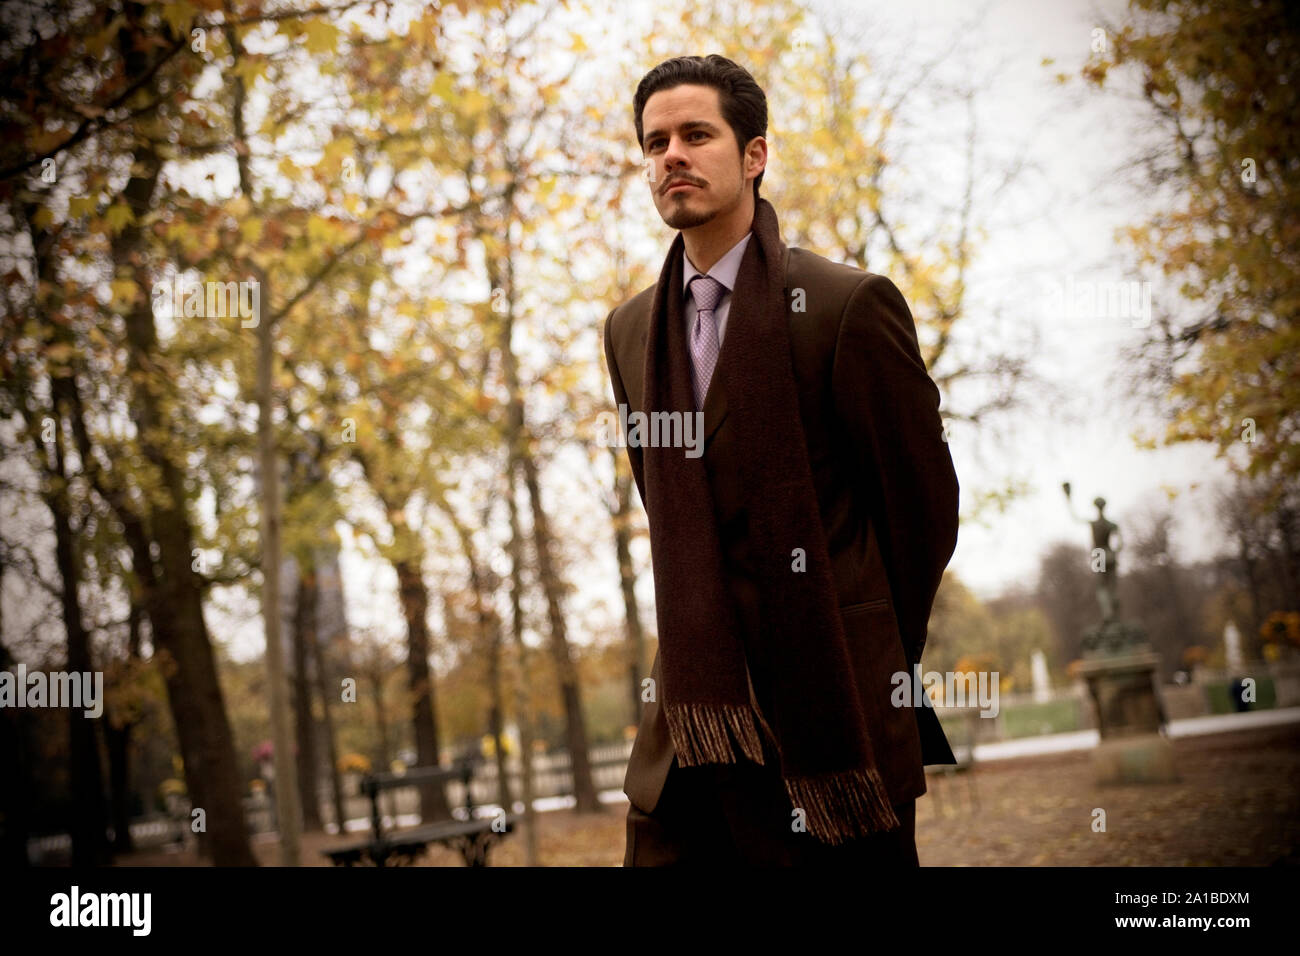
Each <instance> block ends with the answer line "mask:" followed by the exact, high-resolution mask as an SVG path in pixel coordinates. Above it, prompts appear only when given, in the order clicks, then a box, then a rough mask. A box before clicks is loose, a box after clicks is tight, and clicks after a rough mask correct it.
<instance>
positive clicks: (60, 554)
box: [20, 219, 111, 866]
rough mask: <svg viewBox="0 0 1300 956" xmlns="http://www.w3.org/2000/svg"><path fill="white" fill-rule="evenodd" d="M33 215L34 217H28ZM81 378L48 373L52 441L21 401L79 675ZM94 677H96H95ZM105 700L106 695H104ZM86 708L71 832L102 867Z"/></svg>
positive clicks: (71, 726) (73, 772)
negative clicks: (69, 442) (72, 422)
mask: <svg viewBox="0 0 1300 956" xmlns="http://www.w3.org/2000/svg"><path fill="white" fill-rule="evenodd" d="M29 221H30V219H29ZM32 244H33V247H34V249H35V254H36V255H35V259H36V262H35V268H36V274H37V279H38V280H40V281H52V280H53V268H52V264H51V263H50V262H49V256H50V254H51V247H50V244H49V242H48V241H45V239H44V238H43V237H42V235H41V233H40V232H39V230H35V229H33V232H32ZM49 328H50V331H51V333H52V334H51V339H50V340H51V344H68V340H69V339H70V334H69V330H68V328H67V327H66V326H65V325H61V324H58V323H55V322H53V321H51V322H50V323H49ZM75 388H76V385H75V383H74V381H73V379H72V378H71V376H69V375H51V376H50V392H51V395H50V397H51V400H52V401H51V408H50V412H49V415H50V417H49V419H48V422H49V424H50V425H51V426H52V428H53V433H52V435H50V438H51V439H52V440H51V441H50V442H48V444H47V442H45V441H43V440H42V432H43V431H44V428H45V424H46V423H45V421H43V420H40V419H38V418H37V416H38V414H39V412H37V411H36V410H35V409H33V407H32V406H30V405H28V404H27V401H26V396H23V397H22V405H21V406H20V407H21V409H22V412H23V416H24V418H25V419H26V422H27V429H28V432H29V433H30V435H31V439H32V445H33V450H34V451H35V455H36V461H38V462H39V463H40V468H41V471H42V473H43V477H44V483H43V485H44V486H43V488H42V491H41V497H42V499H43V500H44V502H45V505H46V507H47V508H49V509H50V515H51V517H52V519H53V524H54V561H55V566H56V567H57V569H58V572H59V606H60V610H61V612H62V615H63V628H64V632H65V633H66V634H67V638H68V656H67V670H68V672H69V673H70V674H71V675H73V677H74V679H75V680H81V675H83V674H84V675H87V676H88V677H89V676H90V675H92V673H93V671H94V664H93V662H92V660H91V653H90V635H89V634H88V633H87V632H86V628H85V624H84V618H83V617H82V613H81V597H80V593H79V589H80V586H81V562H80V561H79V560H78V557H77V543H76V535H75V533H74V532H73V528H72V499H71V496H70V495H69V493H68V471H67V463H66V459H65V451H64V442H65V440H66V436H65V422H64V415H65V414H69V413H71V412H73V411H75V407H74V404H73V402H72V401H71V392H72V391H75ZM92 679H93V678H92ZM101 704H102V701H101ZM85 710H86V708H84V707H69V708H67V718H68V759H69V771H70V773H69V777H70V782H71V788H72V819H71V820H70V821H69V823H68V832H69V835H70V837H71V838H72V865H73V866H103V865H104V864H106V863H108V862H109V860H110V858H111V855H110V851H109V845H108V834H107V830H106V827H107V823H108V807H107V804H106V802H105V800H104V783H103V772H102V770H101V768H100V764H99V741H98V739H97V737H96V734H95V724H94V723H93V718H88V717H86V716H85Z"/></svg>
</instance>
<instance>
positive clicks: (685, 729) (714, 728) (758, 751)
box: [664, 703, 763, 767]
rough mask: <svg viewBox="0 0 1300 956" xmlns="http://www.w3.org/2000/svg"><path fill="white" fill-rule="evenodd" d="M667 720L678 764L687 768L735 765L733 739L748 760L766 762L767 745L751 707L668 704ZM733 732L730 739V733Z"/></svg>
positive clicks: (665, 706)
mask: <svg viewBox="0 0 1300 956" xmlns="http://www.w3.org/2000/svg"><path fill="white" fill-rule="evenodd" d="M664 718H665V719H666V720H667V721H668V733H669V735H670V736H671V737H672V741H673V749H674V750H676V751H677V762H678V763H679V764H681V765H682V766H683V767H695V766H699V765H701V764H706V763H735V762H736V754H735V751H734V750H733V749H732V746H731V739H730V737H731V736H734V737H735V738H736V740H737V741H739V743H740V748H741V750H742V751H743V752H744V754H745V756H746V757H748V758H749V759H750V760H752V761H754V763H757V764H761V763H762V762H763V745H762V742H761V741H760V740H759V739H758V728H757V727H756V726H755V724H754V712H753V710H752V709H751V708H750V706H749V705H748V704H746V705H743V706H737V705H732V704H676V705H674V704H669V703H665V704H664ZM728 730H730V731H731V735H730V736H729V735H728V733H727V731H728Z"/></svg>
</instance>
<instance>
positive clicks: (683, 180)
mask: <svg viewBox="0 0 1300 956" xmlns="http://www.w3.org/2000/svg"><path fill="white" fill-rule="evenodd" d="M703 185H704V183H702V182H700V181H698V180H695V179H690V178H688V177H686V176H675V177H673V178H672V179H670V180H668V181H667V182H665V183H664V185H663V188H662V189H660V190H659V191H660V192H661V193H666V192H668V190H670V189H672V188H673V187H674V186H701V187H702V186H703Z"/></svg>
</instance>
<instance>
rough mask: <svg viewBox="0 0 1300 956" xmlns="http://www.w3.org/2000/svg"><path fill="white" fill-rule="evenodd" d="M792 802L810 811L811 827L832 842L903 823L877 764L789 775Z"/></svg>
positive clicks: (837, 842)
mask: <svg viewBox="0 0 1300 956" xmlns="http://www.w3.org/2000/svg"><path fill="white" fill-rule="evenodd" d="M785 789H786V793H788V794H789V795H790V801H791V804H792V805H793V806H795V807H798V808H802V809H803V810H804V812H805V813H806V814H807V821H808V829H809V830H810V831H811V832H812V834H813V835H814V836H815V837H817V839H819V840H821V841H822V842H823V843H829V844H831V845H833V846H836V845H839V844H841V843H844V842H845V841H847V840H852V839H857V838H860V837H865V836H870V835H871V834H873V833H878V832H881V831H885V830H893V829H896V828H897V827H898V826H900V825H901V824H900V823H899V820H898V817H897V816H896V815H895V813H894V807H893V805H892V804H891V803H890V802H889V796H888V793H887V792H886V790H885V785H884V783H883V782H882V781H881V779H880V774H879V772H878V771H877V770H876V769H875V768H874V767H871V768H867V769H861V770H844V771H840V772H839V773H830V774H822V775H819V776H816V777H797V778H794V779H788V778H787V779H786V781H785Z"/></svg>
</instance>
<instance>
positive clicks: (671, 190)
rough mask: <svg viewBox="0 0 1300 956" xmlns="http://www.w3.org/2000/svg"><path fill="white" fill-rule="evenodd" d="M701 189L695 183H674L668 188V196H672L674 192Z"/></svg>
mask: <svg viewBox="0 0 1300 956" xmlns="http://www.w3.org/2000/svg"><path fill="white" fill-rule="evenodd" d="M699 188H700V187H698V186H696V185H695V184H694V183H685V182H682V183H673V184H672V185H671V186H669V187H668V195H670V196H671V195H672V194H673V193H674V192H676V191H677V190H679V189H699Z"/></svg>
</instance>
